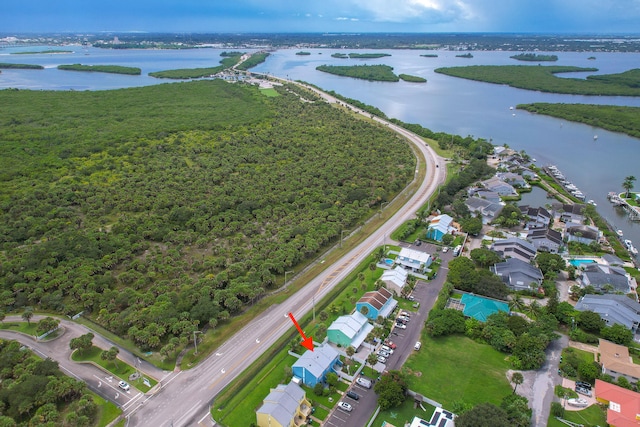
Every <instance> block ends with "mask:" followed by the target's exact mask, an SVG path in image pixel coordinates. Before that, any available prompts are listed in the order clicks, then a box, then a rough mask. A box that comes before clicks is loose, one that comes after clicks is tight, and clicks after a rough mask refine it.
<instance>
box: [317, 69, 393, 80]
mask: <svg viewBox="0 0 640 427" xmlns="http://www.w3.org/2000/svg"><path fill="white" fill-rule="evenodd" d="M316 70H318V71H322V72H325V73H329V74H335V75H337V76H345V77H353V78H355V79H362V80H369V81H378V82H397V81H399V80H400V78H399V77H398V76H396V75H395V74H394V73H393V67H390V66H388V65H352V66H339V65H320V66H318V67H316Z"/></svg>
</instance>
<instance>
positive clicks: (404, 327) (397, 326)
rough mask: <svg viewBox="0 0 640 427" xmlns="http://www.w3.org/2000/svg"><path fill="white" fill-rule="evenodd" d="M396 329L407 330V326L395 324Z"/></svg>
mask: <svg viewBox="0 0 640 427" xmlns="http://www.w3.org/2000/svg"><path fill="white" fill-rule="evenodd" d="M396 328H400V329H407V325H403V324H402V323H396Z"/></svg>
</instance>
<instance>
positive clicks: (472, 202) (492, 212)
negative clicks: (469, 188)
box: [465, 196, 503, 217]
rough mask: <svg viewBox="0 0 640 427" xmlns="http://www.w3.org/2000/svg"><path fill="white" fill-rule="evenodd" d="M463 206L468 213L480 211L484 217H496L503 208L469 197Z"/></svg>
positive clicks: (488, 201) (496, 204)
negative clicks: (465, 206) (467, 209)
mask: <svg viewBox="0 0 640 427" xmlns="http://www.w3.org/2000/svg"><path fill="white" fill-rule="evenodd" d="M465 204H466V205H467V207H468V208H469V210H470V211H481V212H482V214H483V215H486V216H492V217H493V216H496V215H497V214H498V212H500V211H501V210H502V208H503V206H502V205H501V204H500V203H496V202H493V201H491V200H487V199H482V198H480V197H476V196H473V197H469V198H467V200H466V201H465Z"/></svg>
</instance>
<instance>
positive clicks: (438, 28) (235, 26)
mask: <svg viewBox="0 0 640 427" xmlns="http://www.w3.org/2000/svg"><path fill="white" fill-rule="evenodd" d="M3 3H4V4H3V6H2V8H0V33H12V32H15V33H23V32H32V33H42V32H100V31H113V32H127V31H143V32H194V33H196V32H197V33H213V32H215V33H219V32H224V33H228V32H239V33H251V32H273V33H278V32H352V33H361V32H427V33H429V32H510V33H511V32H516V33H520V32H530V33H589V34H594V33H605V34H611V33H636V34H637V33H639V32H640V0H225V1H222V0H101V1H97V0H8V1H6V2H3Z"/></svg>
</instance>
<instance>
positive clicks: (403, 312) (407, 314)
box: [400, 311, 411, 317]
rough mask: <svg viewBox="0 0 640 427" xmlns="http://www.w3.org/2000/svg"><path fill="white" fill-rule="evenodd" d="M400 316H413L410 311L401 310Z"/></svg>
mask: <svg viewBox="0 0 640 427" xmlns="http://www.w3.org/2000/svg"><path fill="white" fill-rule="evenodd" d="M400 316H404V317H411V314H409V313H408V312H406V311H401V312H400Z"/></svg>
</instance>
